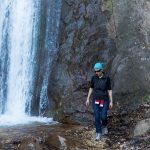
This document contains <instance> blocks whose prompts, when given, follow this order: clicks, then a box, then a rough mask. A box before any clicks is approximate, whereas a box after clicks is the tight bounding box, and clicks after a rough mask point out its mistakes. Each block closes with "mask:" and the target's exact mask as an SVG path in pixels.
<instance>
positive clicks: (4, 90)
mask: <svg viewBox="0 0 150 150" xmlns="http://www.w3.org/2000/svg"><path fill="white" fill-rule="evenodd" d="M48 4H49V6H53V7H50V8H49V9H48V8H47V9H48V11H47V12H48V14H47V16H46V17H48V19H46V27H45V28H46V29H45V30H46V37H44V38H45V40H44V48H46V54H47V57H46V59H47V60H45V61H44V63H43V65H42V67H46V69H45V70H44V72H43V75H42V76H43V81H42V83H41V84H42V85H41V89H40V88H39V89H40V91H39V92H40V100H39V108H37V109H38V110H39V115H42V114H43V113H42V112H43V111H44V109H45V108H46V107H47V105H48V98H47V86H48V78H49V72H50V66H51V62H52V58H51V56H50V55H51V53H52V52H53V53H55V52H56V50H57V48H56V43H57V36H58V28H59V19H60V9H61V0H50V1H48ZM41 5H42V1H41V0H5V1H4V2H3V3H0V16H1V17H0V113H1V116H0V125H3V124H10V123H11V124H18V123H25V122H26V121H30V120H32V121H41V122H42V121H44V122H45V121H51V120H52V119H51V118H49V119H45V118H39V117H32V119H31V117H29V116H31V111H32V110H31V109H32V107H31V103H32V101H33V98H35V96H34V95H33V94H34V93H36V91H34V90H35V89H37V88H35V86H37V84H36V82H37V81H36V80H37V79H38V78H37V76H39V75H38V72H39V71H38V70H37V68H40V67H37V65H40V64H39V62H38V60H39V58H37V56H40V55H37V53H38V54H40V53H42V50H40V52H39V51H38V50H39V49H38V36H39V35H40V34H39V31H40V29H39V28H40V27H41V26H40V24H41V23H40V21H41V18H40V16H41V15H40V14H41V10H42V9H41V8H42V7H41ZM56 10H59V11H56ZM54 26H55V28H54ZM54 29H55V30H54ZM47 43H50V44H47ZM33 118H34V119H33Z"/></svg>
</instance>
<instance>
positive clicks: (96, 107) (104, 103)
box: [86, 62, 113, 141]
mask: <svg viewBox="0 0 150 150" xmlns="http://www.w3.org/2000/svg"><path fill="white" fill-rule="evenodd" d="M103 69H104V68H103V63H99V62H98V63H96V64H95V65H94V71H95V75H94V76H92V79H91V85H90V89H89V92H88V96H87V100H86V106H89V103H90V96H91V94H92V93H93V100H92V106H93V111H94V117H95V128H96V139H95V140H96V141H98V140H100V139H101V137H102V135H104V134H107V133H108V129H107V122H108V121H107V112H108V110H109V109H111V108H112V107H113V98H112V89H111V82H110V78H109V77H108V76H106V75H105V73H104V72H103Z"/></svg>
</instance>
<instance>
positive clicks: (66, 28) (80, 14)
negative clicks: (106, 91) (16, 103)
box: [0, 0, 150, 150]
mask: <svg viewBox="0 0 150 150" xmlns="http://www.w3.org/2000/svg"><path fill="white" fill-rule="evenodd" d="M5 2H6V1H5ZM17 2H19V3H18V4H19V6H18V7H17V8H19V10H20V6H22V5H21V2H20V1H17ZM22 2H27V1H22ZM28 2H31V1H28ZM36 2H38V5H37V6H38V7H39V8H38V7H37V8H38V9H37V8H36V6H35V5H33V6H34V7H33V8H34V9H35V8H36V9H37V10H38V13H40V11H41V13H40V15H41V16H39V18H38V15H39V14H36V16H34V15H33V18H32V17H31V18H32V19H33V20H36V19H37V18H38V19H39V20H38V28H36V29H35V28H34V29H33V30H32V31H33V35H34V36H35V35H36V36H35V37H36V38H35V39H34V37H32V38H31V37H29V38H30V39H32V40H33V39H34V40H35V41H34V40H33V41H32V42H33V43H32V42H31V45H32V44H33V45H32V46H34V44H35V47H34V49H35V50H36V51H37V52H38V53H37V54H36V55H35V58H36V57H37V58H36V59H35V60H34V59H33V61H30V63H31V64H34V65H35V66H34V65H33V66H34V67H33V68H34V69H35V70H36V72H35V70H32V71H33V72H34V73H35V74H34V77H35V78H34V88H32V89H33V92H31V91H30V90H28V87H27V91H25V92H24V93H25V95H27V93H28V92H29V97H30V98H31V95H32V94H33V95H32V96H33V97H32V98H33V100H32V102H31V106H32V107H31V110H30V109H29V111H28V112H30V111H31V115H33V116H34V115H36V116H38V115H42V117H53V118H54V121H58V122H59V123H57V124H55V122H54V124H49V123H47V124H44V123H37V122H34V123H31V124H27V125H25V124H23V125H15V126H6V127H5V126H1V128H0V149H2V150H11V149H12V150H100V149H106V150H111V149H115V150H117V149H118V150H129V149H133V150H134V149H135V150H136V149H141V150H144V149H145V150H148V149H150V90H149V89H150V71H149V70H150V46H149V45H150V41H149V40H150V1H149V0H62V1H59V2H60V3H59V7H61V17H60V26H59V31H57V29H58V22H57V21H58V20H57V19H56V18H57V17H58V18H59V15H58V13H60V10H57V11H56V8H57V7H58V6H57V4H58V3H57V1H48V0H45V1H36ZM61 2H62V5H61ZM8 3H9V1H8ZM12 3H13V2H12ZM13 4H14V5H13V6H14V9H13V10H14V11H15V8H16V7H15V3H13ZM24 4H26V3H24ZM30 4H32V3H28V5H27V6H28V7H29V6H30ZM39 4H41V5H39ZM53 5H54V6H55V7H53ZM8 6H9V7H6V10H7V11H8V13H6V16H5V17H6V19H5V18H4V22H5V24H7V23H8V24H7V26H8V27H9V19H10V18H9V17H7V16H9V13H10V12H11V9H9V8H11V7H12V6H11V3H9V5H8ZM10 6H11V7H10ZM28 7H27V8H28ZM0 8H1V7H0ZM21 8H22V7H21ZM25 8H26V7H25ZM36 9H35V10H36ZM31 10H32V7H31ZM31 10H30V11H31ZM31 12H32V11H31ZM4 14H5V9H4ZM23 16H26V13H23ZM29 16H30V15H29ZM8 18H9V19H8ZM22 18H23V17H22ZM49 18H51V19H49ZM0 21H1V20H0ZM10 21H14V23H15V22H16V20H13V19H12V20H11V19H10ZM18 22H19V25H18V24H17V25H18V28H19V26H20V20H19V17H18ZM56 25H57V28H56V27H55V26H56ZM7 26H6V27H5V26H4V25H3V24H2V29H3V27H4V30H2V31H3V33H5V32H4V31H7V32H8V31H9V28H8V29H7ZM33 26H36V25H33ZM27 27H28V24H27ZM51 27H52V28H51ZM10 29H11V27H10ZM15 29H16V31H17V30H18V29H17V28H15ZM35 31H36V32H35ZM7 32H6V33H7ZM34 32H35V33H34ZM55 32H58V34H59V36H58V37H59V38H58V40H57V41H56V39H57V37H56V35H54V33H55ZM8 33H9V32H8ZM8 35H9V34H8ZM8 35H7V34H3V37H4V38H2V39H4V41H3V43H2V44H3V45H5V44H6V47H5V48H6V50H7V51H8V50H9V48H8V45H7V43H9V42H8V41H9V38H8V37H9V36H11V34H10V35H9V36H8ZM13 35H14V34H13ZM24 35H26V32H25V34H24ZM14 37H16V36H14ZM20 37H21V34H20ZM18 39H19V38H18ZM36 39H37V41H36ZM53 39H54V40H53ZM12 41H13V40H12ZM29 41H30V40H29ZM50 41H51V42H50ZM12 43H13V42H12ZM22 43H23V42H22V41H21V44H22ZM21 44H20V43H19V44H18V45H19V46H20V45H21ZM10 45H11V44H10ZM32 46H31V50H32V48H33V47H32ZM51 46H52V47H51ZM14 47H15V45H14ZM12 49H14V48H12ZM18 49H20V47H19V48H18ZM25 49H26V48H25ZM27 49H28V48H27ZM51 49H52V51H49V50H51ZM3 50H5V49H3ZM54 50H55V51H54ZM39 51H40V52H39ZM19 52H20V51H19ZM20 54H21V53H20ZM32 54H33V53H32ZM2 55H6V57H4V58H5V59H4V60H7V58H8V56H7V55H9V54H8V53H7V52H5V53H2ZM18 58H20V57H18ZM19 60H20V61H21V62H22V60H23V58H21V59H19ZM29 60H30V59H29ZM47 60H48V61H47ZM7 61H8V64H9V59H8V60H7ZM98 61H100V62H103V63H104V68H105V69H104V71H105V72H106V74H108V75H109V76H110V78H111V81H112V89H113V100H114V106H113V109H111V110H109V115H108V121H109V125H108V129H109V133H108V134H107V135H106V136H104V137H103V138H102V140H101V141H99V142H95V140H94V138H95V129H94V120H93V111H92V108H91V105H90V107H86V106H85V101H86V98H87V93H88V90H89V85H90V80H91V76H92V75H93V74H94V70H93V66H94V64H95V63H96V62H98ZM1 62H3V59H1ZM12 64H13V63H12ZM27 64H28V61H27ZM5 65H6V66H7V64H6V63H4V64H2V65H1V67H0V69H1V71H2V72H3V74H2V77H3V78H4V79H5V81H7V77H5V74H6V72H7V71H8V70H7V69H6V68H5ZM19 65H20V64H19ZM36 65H37V66H36ZM3 68H5V69H3ZM16 68H17V67H16ZM21 68H22V67H21ZM27 68H28V67H26V69H27ZM29 68H32V65H31V66H30V67H29ZM21 71H22V70H21ZM21 71H18V72H19V73H20V74H21ZM27 71H28V70H26V71H25V73H26V72H27ZM32 71H30V70H29V73H30V72H32ZM14 72H15V71H14ZM16 72H17V71H16ZM19 73H18V74H19ZM43 74H44V75H43ZM49 74H50V76H49ZM21 77H22V76H21ZM25 77H27V76H25ZM45 77H46V78H45ZM17 78H18V76H17ZM17 78H16V79H17ZM12 79H13V78H12ZM21 79H22V78H21ZM27 79H28V77H27ZM13 80H14V79H13ZM2 81H3V86H4V88H5V90H3V88H1V89H2V90H1V91H2V92H1V93H3V92H4V95H3V96H4V97H5V96H6V95H5V94H6V93H7V90H6V89H7V88H6V84H5V82H4V80H2ZM29 81H30V80H29ZM19 83H20V82H19ZM29 83H30V82H29ZM30 84H31V83H30ZM30 84H29V85H30ZM47 84H48V87H47ZM13 85H14V84H13ZM19 85H21V84H19ZM21 88H22V86H21ZM21 88H20V89H21ZM16 89H17V88H16ZM23 90H24V87H23ZM14 91H16V90H14ZM17 93H19V92H16V95H17ZM20 93H21V92H20ZM24 93H23V94H24ZM47 93H48V95H47ZM13 94H14V93H13ZM41 97H42V98H41ZM5 98H6V97H5ZM17 99H18V98H17ZM41 99H42V100H45V99H46V100H48V101H46V102H45V101H44V102H43V101H41ZM2 100H3V99H2ZM14 100H15V99H14ZM3 101H4V100H3ZM3 101H2V102H3ZM5 103H7V101H5ZM2 104H3V103H2ZM29 104H30V103H29ZM10 106H11V108H12V105H11V104H10ZM24 108H25V107H24ZM28 108H29V105H28ZM39 108H40V109H39ZM18 110H19V109H18ZM4 112H5V105H4V108H3V109H2V112H1V114H3V113H4ZM26 112H27V110H26V109H25V112H24V111H23V114H24V113H26ZM15 117H16V116H15ZM2 121H4V120H0V122H2Z"/></svg>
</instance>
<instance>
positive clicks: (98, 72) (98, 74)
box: [95, 70, 103, 76]
mask: <svg viewBox="0 0 150 150" xmlns="http://www.w3.org/2000/svg"><path fill="white" fill-rule="evenodd" d="M102 73H103V72H102V70H97V71H95V74H96V75H97V76H101V75H102Z"/></svg>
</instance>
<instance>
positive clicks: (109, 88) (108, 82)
mask: <svg viewBox="0 0 150 150" xmlns="http://www.w3.org/2000/svg"><path fill="white" fill-rule="evenodd" d="M106 86H107V90H112V88H111V81H110V78H109V77H107V82H106Z"/></svg>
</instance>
